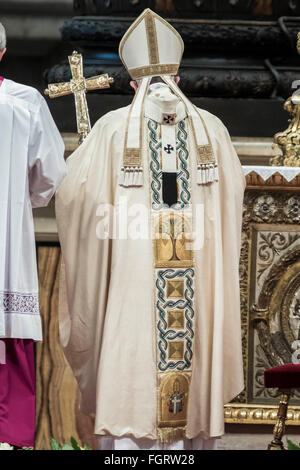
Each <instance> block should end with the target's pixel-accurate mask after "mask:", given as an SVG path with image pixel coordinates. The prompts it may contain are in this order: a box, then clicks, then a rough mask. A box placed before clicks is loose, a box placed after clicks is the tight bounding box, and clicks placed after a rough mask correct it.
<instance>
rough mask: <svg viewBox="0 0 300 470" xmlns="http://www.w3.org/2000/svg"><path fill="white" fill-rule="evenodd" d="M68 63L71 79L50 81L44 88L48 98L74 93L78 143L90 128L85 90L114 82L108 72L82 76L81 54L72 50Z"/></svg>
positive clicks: (106, 86) (106, 85) (100, 87)
mask: <svg viewBox="0 0 300 470" xmlns="http://www.w3.org/2000/svg"><path fill="white" fill-rule="evenodd" d="M69 63H70V68H71V73H72V79H71V80H70V81H69V82H66V83H51V84H49V85H48V88H47V89H46V90H45V94H46V95H48V96H49V98H59V97H60V96H65V95H70V94H71V93H73V94H74V97H75V105H76V118H77V130H78V134H79V144H81V143H82V142H83V140H84V139H85V138H86V137H87V135H88V134H89V132H90V130H91V122H90V116H89V110H88V105H87V100H86V92H87V91H91V90H101V89H104V88H110V84H111V83H113V82H114V79H113V78H111V77H110V76H109V75H108V74H103V75H98V76H96V77H91V78H85V77H84V76H83V63H82V55H81V54H79V53H78V52H77V51H74V52H73V54H72V55H71V56H69Z"/></svg>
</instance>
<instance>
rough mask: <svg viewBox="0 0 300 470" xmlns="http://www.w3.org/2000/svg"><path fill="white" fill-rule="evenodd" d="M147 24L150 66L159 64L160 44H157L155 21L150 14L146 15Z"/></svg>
mask: <svg viewBox="0 0 300 470" xmlns="http://www.w3.org/2000/svg"><path fill="white" fill-rule="evenodd" d="M145 23H146V34H147V42H148V51H149V62H150V64H158V63H159V52H158V44H157V34H156V26H155V19H154V17H153V16H152V14H151V13H150V12H149V13H148V14H146V16H145Z"/></svg>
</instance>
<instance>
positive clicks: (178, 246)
mask: <svg viewBox="0 0 300 470" xmlns="http://www.w3.org/2000/svg"><path fill="white" fill-rule="evenodd" d="M177 127H178V128H177V139H178V144H177V162H178V188H179V194H180V197H179V201H178V204H177V205H176V206H174V207H173V208H172V209H168V208H166V207H165V206H164V205H163V201H162V193H161V185H162V180H161V173H162V168H161V152H162V145H161V139H160V135H161V132H160V124H158V123H157V122H155V121H153V120H149V121H148V129H149V134H148V138H149V150H150V154H149V157H150V158H149V166H150V192H151V200H152V211H151V223H152V230H153V236H154V238H153V250H154V253H153V254H154V277H155V294H154V296H155V317H156V339H157V363H156V366H157V439H158V440H159V441H160V442H166V443H168V442H173V441H175V440H178V439H184V438H185V437H186V425H187V407H188V400H189V389H190V382H191V374H192V357H193V338H194V317H195V311H194V285H195V269H194V256H193V251H192V250H191V249H190V247H189V246H188V245H187V243H188V244H190V240H188V236H189V234H191V233H192V231H193V229H192V226H193V215H192V210H191V192H190V191H191V187H190V186H191V180H190V169H189V151H188V146H187V137H188V135H187V132H186V124H185V121H181V122H180V123H178V125H177Z"/></svg>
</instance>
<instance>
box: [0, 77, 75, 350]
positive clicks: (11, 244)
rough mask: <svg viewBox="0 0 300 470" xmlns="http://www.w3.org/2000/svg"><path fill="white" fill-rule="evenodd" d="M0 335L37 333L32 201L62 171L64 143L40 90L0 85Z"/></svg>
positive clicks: (39, 200)
mask: <svg viewBox="0 0 300 470" xmlns="http://www.w3.org/2000/svg"><path fill="white" fill-rule="evenodd" d="M0 129H1V139H0V218H1V225H0V337H2V338H22V339H33V340H35V341H40V340H41V339H42V327H41V318H40V314H39V304H38V279H37V266H36V251H35V238H34V225H33V214H32V207H42V206H46V205H47V204H48V202H49V201H50V199H51V197H52V196H53V194H54V192H55V190H56V188H57V187H58V185H59V183H60V182H61V180H62V179H63V177H64V176H65V174H66V166H65V161H64V143H63V140H62V138H61V136H60V134H59V132H58V130H57V128H56V125H55V123H54V121H53V118H52V116H51V114H50V111H49V109H48V106H47V104H46V101H45V100H44V98H43V97H42V96H41V94H40V93H39V92H38V91H37V90H35V89H33V88H31V87H28V86H25V85H20V84H18V83H15V82H13V81H11V80H7V79H4V81H3V82H2V85H1V86H0Z"/></svg>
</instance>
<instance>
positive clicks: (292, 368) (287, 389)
mask: <svg viewBox="0 0 300 470" xmlns="http://www.w3.org/2000/svg"><path fill="white" fill-rule="evenodd" d="M264 376H265V387H266V388H278V389H279V391H280V403H279V408H278V413H277V421H276V424H275V427H274V437H273V441H272V442H271V444H269V447H268V449H269V450H277V449H278V447H280V448H281V449H284V445H283V442H282V436H283V434H284V431H285V422H286V419H287V411H288V406H289V401H290V398H291V396H292V395H293V393H294V390H295V389H297V388H299V389H300V364H285V365H283V366H279V367H274V368H273V369H268V370H266V371H265V373H264Z"/></svg>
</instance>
